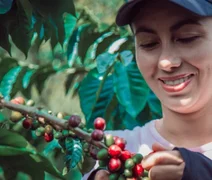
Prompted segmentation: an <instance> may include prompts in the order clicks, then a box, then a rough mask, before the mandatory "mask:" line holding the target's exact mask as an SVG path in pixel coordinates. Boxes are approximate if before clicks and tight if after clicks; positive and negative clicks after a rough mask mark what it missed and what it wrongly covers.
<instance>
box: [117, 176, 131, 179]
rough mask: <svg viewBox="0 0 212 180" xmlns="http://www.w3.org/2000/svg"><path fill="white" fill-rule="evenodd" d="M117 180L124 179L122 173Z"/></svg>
mask: <svg viewBox="0 0 212 180" xmlns="http://www.w3.org/2000/svg"><path fill="white" fill-rule="evenodd" d="M118 180H126V178H125V177H124V175H120V176H119V178H118ZM130 180H131V179H130Z"/></svg>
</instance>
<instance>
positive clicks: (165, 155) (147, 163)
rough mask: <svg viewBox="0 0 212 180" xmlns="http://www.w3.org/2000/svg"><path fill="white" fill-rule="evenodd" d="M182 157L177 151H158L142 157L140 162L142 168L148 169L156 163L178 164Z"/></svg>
mask: <svg viewBox="0 0 212 180" xmlns="http://www.w3.org/2000/svg"><path fill="white" fill-rule="evenodd" d="M182 162H183V158H182V157H181V154H180V152H179V151H158V152H155V153H153V154H151V155H148V156H146V157H144V158H143V160H142V162H141V164H142V166H143V168H144V169H146V170H149V169H150V168H152V167H153V166H156V165H166V164H170V165H171V164H172V165H179V164H181V163H182Z"/></svg>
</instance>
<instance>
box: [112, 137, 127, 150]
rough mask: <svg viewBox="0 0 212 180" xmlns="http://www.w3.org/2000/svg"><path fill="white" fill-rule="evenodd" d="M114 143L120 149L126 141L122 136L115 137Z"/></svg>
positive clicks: (123, 147)
mask: <svg viewBox="0 0 212 180" xmlns="http://www.w3.org/2000/svg"><path fill="white" fill-rule="evenodd" d="M115 144H116V145H117V146H119V147H120V148H121V149H122V150H124V149H125V144H126V141H125V140H124V139H123V138H116V140H115Z"/></svg>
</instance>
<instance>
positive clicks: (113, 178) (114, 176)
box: [109, 173, 119, 180]
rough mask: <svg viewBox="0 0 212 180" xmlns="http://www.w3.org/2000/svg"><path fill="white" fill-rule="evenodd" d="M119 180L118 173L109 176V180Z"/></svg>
mask: <svg viewBox="0 0 212 180" xmlns="http://www.w3.org/2000/svg"><path fill="white" fill-rule="evenodd" d="M118 178H119V174H118V173H111V174H110V175H109V180H117V179H118Z"/></svg>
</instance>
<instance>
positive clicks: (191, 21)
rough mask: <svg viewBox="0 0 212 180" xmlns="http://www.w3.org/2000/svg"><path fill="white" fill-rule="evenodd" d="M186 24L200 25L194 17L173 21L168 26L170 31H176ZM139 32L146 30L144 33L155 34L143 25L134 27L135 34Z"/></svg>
mask: <svg viewBox="0 0 212 180" xmlns="http://www.w3.org/2000/svg"><path fill="white" fill-rule="evenodd" d="M187 24H194V25H201V24H200V23H199V22H198V20H194V19H184V20H182V21H179V22H177V23H175V24H174V25H172V26H171V27H170V31H176V30H178V29H180V28H181V27H182V26H184V25H187ZM140 32H146V33H152V34H157V33H156V31H155V30H153V29H151V28H148V27H145V26H140V27H139V28H138V29H136V31H135V35H136V34H138V33H140Z"/></svg>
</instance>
